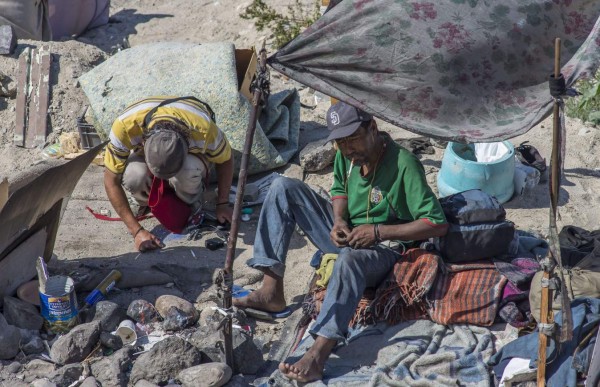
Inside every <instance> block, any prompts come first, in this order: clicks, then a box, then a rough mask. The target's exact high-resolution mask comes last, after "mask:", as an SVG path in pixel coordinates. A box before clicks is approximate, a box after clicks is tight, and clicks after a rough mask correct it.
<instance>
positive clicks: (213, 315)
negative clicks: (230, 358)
mask: <svg viewBox="0 0 600 387" xmlns="http://www.w3.org/2000/svg"><path fill="white" fill-rule="evenodd" d="M79 317H80V322H81V323H80V324H79V325H77V326H76V327H74V328H73V329H71V330H70V332H69V333H67V334H64V335H53V334H51V333H47V332H45V331H44V328H43V323H44V321H43V319H42V318H41V317H40V315H39V311H38V310H37V307H35V306H34V305H31V304H29V303H27V302H24V301H21V300H19V299H16V298H12V297H6V298H5V299H4V311H3V314H0V384H2V385H10V386H14V387H20V386H23V387H25V386H36V387H53V386H58V387H62V386H65V387H67V386H69V387H77V386H83V387H92V386H103V387H113V386H123V387H125V386H137V387H149V386H158V385H161V386H164V385H168V386H173V387H175V386H183V387H191V386H199V385H202V386H222V385H225V384H226V383H228V382H229V384H228V385H233V386H237V385H246V384H240V382H239V381H240V379H241V380H243V377H241V376H240V375H238V376H237V377H233V379H232V370H231V368H230V367H228V366H227V365H226V364H224V354H223V350H222V348H223V346H222V343H221V341H222V338H221V332H220V329H219V325H220V323H221V321H222V319H223V317H222V314H221V313H220V312H219V310H218V309H217V308H206V309H205V310H203V311H202V313H200V312H199V311H198V310H197V309H196V308H195V307H194V305H193V304H192V303H190V302H188V301H186V300H184V299H182V298H180V297H176V296H171V295H165V296H161V297H159V298H158V299H156V302H155V304H154V305H153V304H152V303H150V302H148V301H146V300H141V299H140V300H134V301H133V302H131V304H130V305H129V307H128V308H127V309H124V308H121V307H120V306H119V305H118V304H116V303H114V302H111V301H100V302H98V303H97V304H96V305H95V306H94V307H92V308H91V309H89V310H87V311H86V313H81V314H80V316H79ZM242 318H243V316H236V326H238V324H242V323H243V322H242V321H241V319H242ZM123 321H129V323H127V324H124V323H123ZM125 325H126V326H129V327H131V326H135V333H136V335H135V336H134V339H133V340H128V339H127V340H125V342H124V339H123V336H122V335H121V334H120V330H119V329H118V328H119V327H121V326H125ZM233 341H234V354H235V355H234V361H235V364H234V365H235V368H236V371H237V372H239V373H241V374H255V373H256V372H257V370H258V368H259V366H260V365H261V361H262V353H261V351H260V349H259V348H258V347H257V346H256V345H255V344H254V341H253V340H252V337H251V334H250V333H249V332H247V331H246V330H244V329H234V336H233ZM249 359H251V360H252V361H249ZM230 379H231V381H230ZM200 381H201V382H200Z"/></svg>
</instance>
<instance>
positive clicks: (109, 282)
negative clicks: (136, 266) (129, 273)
mask: <svg viewBox="0 0 600 387" xmlns="http://www.w3.org/2000/svg"><path fill="white" fill-rule="evenodd" d="M120 279H121V272H120V271H118V270H111V272H110V273H108V275H107V276H106V278H104V279H103V280H102V282H100V284H98V286H96V288H95V289H94V290H92V292H91V293H90V294H89V295H88V296H87V297H86V298H85V306H84V307H90V306H92V305H94V304H95V303H97V302H98V301H102V300H104V299H105V298H106V294H107V293H108V292H110V290H111V289H112V288H113V287H114V286H115V284H116V283H117V282H118V281H119V280H120Z"/></svg>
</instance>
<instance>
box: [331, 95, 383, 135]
mask: <svg viewBox="0 0 600 387" xmlns="http://www.w3.org/2000/svg"><path fill="white" fill-rule="evenodd" d="M372 119H373V116H372V115H370V114H369V113H366V112H364V111H362V110H360V109H357V108H355V107H354V106H351V105H348V104H347V103H345V102H338V103H336V104H335V105H331V107H330V108H329V110H327V128H328V129H329V130H330V132H331V133H329V137H327V141H331V140H337V139H340V138H344V137H348V136H351V135H352V134H353V133H354V132H356V131H357V130H358V128H360V126H361V125H362V123H363V122H370V121H371V120H372Z"/></svg>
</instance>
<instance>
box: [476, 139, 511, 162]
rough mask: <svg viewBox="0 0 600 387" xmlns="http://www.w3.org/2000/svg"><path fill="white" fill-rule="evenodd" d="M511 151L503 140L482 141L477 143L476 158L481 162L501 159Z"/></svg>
mask: <svg viewBox="0 0 600 387" xmlns="http://www.w3.org/2000/svg"><path fill="white" fill-rule="evenodd" d="M508 152H509V150H508V148H507V147H506V145H504V143H502V142H482V143H477V144H475V158H476V159H477V161H478V162H480V163H490V162H493V161H496V160H500V159H501V158H503V157H504V156H505V155H506V154H507V153H508Z"/></svg>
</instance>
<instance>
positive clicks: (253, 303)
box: [232, 288, 286, 312]
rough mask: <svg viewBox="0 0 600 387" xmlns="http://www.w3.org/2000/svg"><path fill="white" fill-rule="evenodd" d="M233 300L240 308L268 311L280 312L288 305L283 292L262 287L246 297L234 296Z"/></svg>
mask: <svg viewBox="0 0 600 387" xmlns="http://www.w3.org/2000/svg"><path fill="white" fill-rule="evenodd" d="M232 301H233V305H234V306H237V307H238V308H254V309H258V310H264V311H266V312H280V311H282V310H283V309H285V307H286V303H285V298H284V297H283V292H282V293H273V292H268V291H265V290H264V289H262V288H261V289H258V290H255V291H253V292H251V293H250V294H249V295H248V296H246V297H242V298H234V299H233V300H232Z"/></svg>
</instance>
